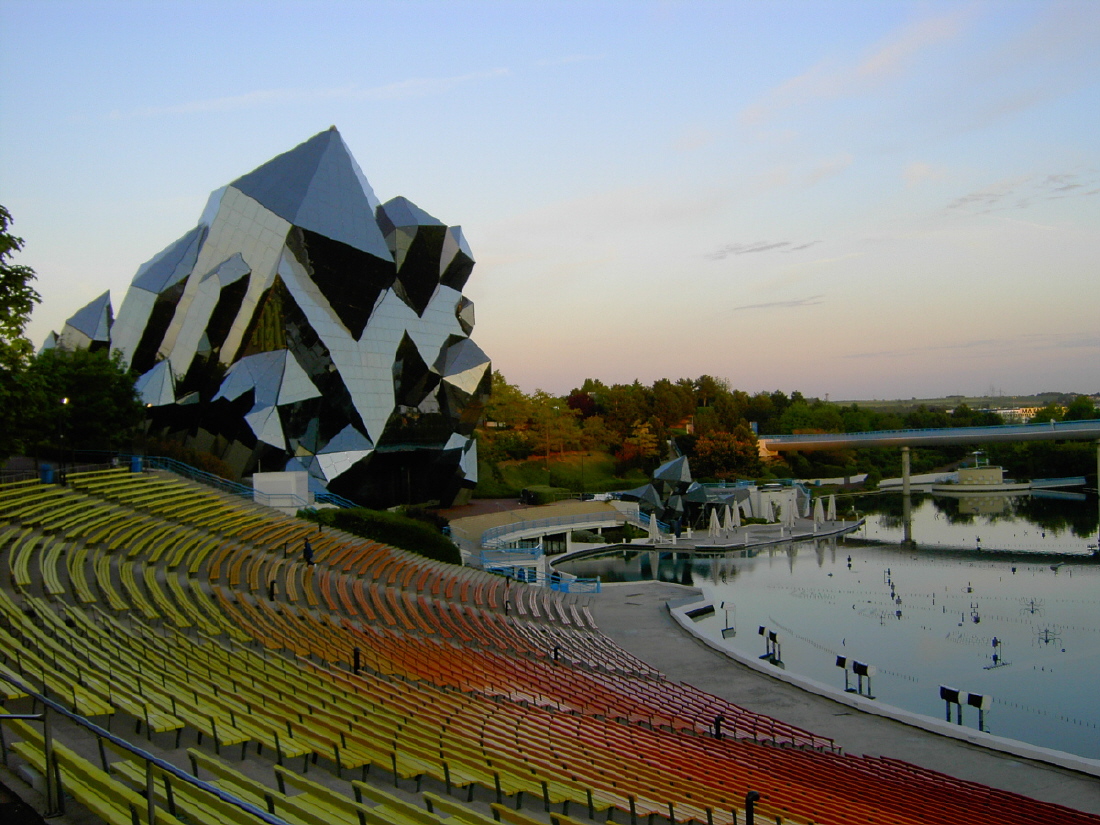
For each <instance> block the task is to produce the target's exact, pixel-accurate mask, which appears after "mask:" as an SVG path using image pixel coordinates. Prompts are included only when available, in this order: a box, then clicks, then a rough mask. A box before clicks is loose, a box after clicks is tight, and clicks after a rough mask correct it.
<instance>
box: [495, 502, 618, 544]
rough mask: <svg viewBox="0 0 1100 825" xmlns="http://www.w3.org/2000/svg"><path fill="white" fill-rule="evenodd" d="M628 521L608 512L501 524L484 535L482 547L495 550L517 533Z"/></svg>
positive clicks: (615, 513)
mask: <svg viewBox="0 0 1100 825" xmlns="http://www.w3.org/2000/svg"><path fill="white" fill-rule="evenodd" d="M626 520H627V517H626V515H625V514H624V513H620V512H618V511H616V512H611V511H610V510H608V511H607V512H606V513H576V514H574V515H571V516H554V517H552V518H540V519H535V520H533V521H514V522H512V523H511V524H501V525H498V526H497V527H490V528H489V529H488V530H486V531H485V532H484V533H482V534H481V546H482V547H485V548H487V549H490V550H495V549H497V548H498V547H499V546H500V545H501V544H502V543H503V542H504V537H505V536H511V535H514V534H516V533H527V532H530V531H532V530H543V529H545V528H550V527H576V526H578V525H581V524H597V523H606V522H609V521H615V522H622V521H626ZM561 532H564V531H561Z"/></svg>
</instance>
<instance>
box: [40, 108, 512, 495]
mask: <svg viewBox="0 0 1100 825" xmlns="http://www.w3.org/2000/svg"><path fill="white" fill-rule="evenodd" d="M473 265H474V260H473V255H472V253H471V252H470V248H469V246H468V245H467V244H466V240H465V238H463V236H462V231H461V229H460V228H459V227H457V226H453V227H452V226H447V225H445V224H443V223H442V222H441V221H439V220H437V219H436V218H434V217H432V216H431V215H429V214H428V213H427V212H424V211H423V210H422V209H420V208H419V207H417V206H416V205H414V204H413V203H411V202H409V201H408V200H406V199H405V198H395V199H394V200H391V201H389V202H388V203H385V204H382V203H380V202H379V201H378V199H377V198H376V197H375V195H374V192H373V190H372V189H371V186H370V184H369V183H368V182H367V179H366V178H365V177H364V176H363V173H362V171H361V170H360V169H359V166H358V165H357V164H356V162H355V159H354V158H353V157H352V156H351V153H350V152H349V151H348V148H347V146H346V145H345V144H344V141H343V140H342V139H341V137H340V135H339V133H338V132H337V131H336V129H335V128H332V129H330V130H328V131H326V132H322V133H320V134H318V135H316V136H314V137H312V138H310V139H309V140H308V141H306V142H305V143H303V144H301V145H300V146H297V147H295V148H294V149H292V150H290V151H289V152H287V153H285V154H283V155H280V156H279V157H276V158H274V159H273V160H271V161H269V162H267V163H265V164H264V165H263V166H261V167H259V168H258V169H256V170H255V171H253V172H250V173H249V174H247V175H244V176H243V177H241V178H238V179H237V180H235V181H234V182H233V183H231V184H229V185H228V186H225V187H223V188H221V189H219V190H217V191H215V192H214V193H213V194H212V195H211V196H210V200H209V202H208V204H207V206H206V209H205V210H204V211H203V215H202V218H201V219H200V221H199V224H198V225H197V226H196V227H195V228H194V229H192V230H191V231H190V232H188V233H187V234H185V235H184V236H183V237H182V238H180V239H179V240H178V241H176V242H175V243H173V244H171V245H170V246H169V247H168V248H166V249H165V250H164V251H163V252H161V253H160V254H158V255H157V256H155V257H154V258H152V259H151V260H150V261H149V262H148V263H146V264H144V265H143V266H142V267H141V268H140V269H139V270H138V272H137V274H136V275H135V276H134V279H133V282H132V283H131V285H130V288H129V290H128V292H127V294H126V298H125V300H124V301H123V303H122V306H121V308H120V309H119V312H118V317H117V319H112V313H111V306H110V301H109V299H108V296H106V295H104V296H101V297H100V298H98V299H96V301H94V302H93V303H92V304H89V305H88V306H87V307H85V308H84V309H82V310H80V311H79V312H77V313H76V314H75V315H74V316H73V317H72V318H71V319H70V320H69V322H68V323H67V324H66V326H65V328H64V330H63V331H62V333H61V334H60V336H57V337H56V346H60V347H66V348H68V347H74V346H96V345H98V346H104V345H107V342H108V336H109V346H110V347H111V348H112V349H116V350H118V351H119V352H121V353H122V356H123V358H124V360H125V361H126V363H128V364H129V365H130V366H131V367H132V368H133V369H134V371H135V372H137V373H138V374H139V375H140V378H139V379H138V389H139V390H140V391H141V393H142V397H143V399H144V400H145V402H146V403H147V404H149V405H151V406H150V408H149V410H150V417H151V427H152V430H153V432H162V433H164V434H166V435H170V436H172V437H175V438H178V439H180V440H183V441H184V442H185V443H187V444H188V445H189V446H192V447H196V448H199V449H203V450H207V451H209V452H212V453H214V454H215V455H218V456H219V457H221V458H223V459H224V460H225V461H227V462H228V463H229V464H230V466H232V467H233V469H234V470H235V471H236V472H237V473H239V474H240V475H242V476H243V475H248V474H250V473H252V472H253V471H255V470H259V469H267V470H276V469H278V470H283V469H289V470H294V469H305V470H307V471H308V472H309V473H310V476H311V478H312V479H314V480H315V481H316V483H318V484H321V485H324V486H327V487H328V488H329V489H330V490H332V491H333V492H337V493H340V494H341V495H345V496H347V497H349V498H353V499H355V500H358V501H361V502H364V503H369V504H372V505H388V504H393V503H398V502H405V501H429V500H440V501H442V502H443V503H450V502H452V501H453V500H454V499H455V498H456V497H458V496H460V495H461V494H462V491H463V490H464V489H467V490H468V489H471V488H472V487H473V486H474V484H475V483H476V481H477V453H476V445H475V442H474V440H473V430H474V426H475V425H476V424H477V422H478V420H479V418H480V417H481V412H482V407H483V404H484V402H485V400H486V399H487V398H488V393H489V387H490V374H491V368H490V362H489V358H488V356H486V355H485V353H484V352H482V350H481V349H480V348H479V347H478V346H477V344H475V343H474V342H473V341H472V340H471V339H470V337H469V336H470V334H471V331H472V329H473V325H474V311H473V304H472V302H471V301H470V300H469V299H467V298H465V297H464V296H463V295H462V288H463V286H464V285H465V283H466V280H467V278H469V276H470V272H471V271H472V269H473ZM52 342H53V339H51V343H52Z"/></svg>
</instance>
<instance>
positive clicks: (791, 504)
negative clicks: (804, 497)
mask: <svg viewBox="0 0 1100 825" xmlns="http://www.w3.org/2000/svg"><path fill="white" fill-rule="evenodd" d="M797 509H798V504H797V501H796V499H795V492H794V490H791V497H790V498H789V499H787V526H788V527H790V528H791V529H792V530H793V529H794V518H795V516H796V515H797V513H796V512H795V511H796V510H797Z"/></svg>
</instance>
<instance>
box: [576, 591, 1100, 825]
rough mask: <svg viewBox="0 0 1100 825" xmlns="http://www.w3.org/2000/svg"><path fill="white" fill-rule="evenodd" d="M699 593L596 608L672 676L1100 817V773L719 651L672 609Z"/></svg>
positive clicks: (632, 595) (845, 738) (603, 602)
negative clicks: (779, 675)
mask: <svg viewBox="0 0 1100 825" xmlns="http://www.w3.org/2000/svg"><path fill="white" fill-rule="evenodd" d="M698 592H699V591H698V590H696V589H695V588H690V587H684V586H681V585H675V584H667V583H663V582H631V583H626V584H621V585H618V584H617V585H614V586H605V587H604V589H603V592H602V593H600V594H599V595H597V596H594V597H593V598H592V602H591V607H590V610H591V612H592V614H593V616H594V618H595V619H596V622H597V624H599V627H600V629H601V630H602V631H603V632H604V633H606V634H607V635H608V636H610V637H611V638H612V639H614V640H615V641H616V642H617V643H618V644H619V645H620V646H621V647H623V648H625V649H626V650H627V651H629V652H630V653H632V654H634V655H635V656H637V657H638V658H640V659H642V660H643V661H645V662H647V663H649V664H651V665H653V666H654V667H656V668H657V669H659V670H660V671H661V672H662V673H665V674H666V675H667V676H668V677H669V678H671V679H676V680H679V681H683V682H688V683H690V684H692V685H694V686H696V687H698V688H701V689H702V690H706V691H708V692H710V693H713V694H715V695H717V696H721V697H723V698H725V699H728V700H730V701H731V702H736V703H737V704H739V705H742V706H744V707H746V708H748V709H749V710H752V711H755V712H758V713H765V714H768V715H769V716H774V717H775V718H777V719H780V720H782V721H783V722H787V723H789V724H792V725H797V726H799V727H801V728H805V729H806V730H809V731H812V732H814V733H818V734H821V735H822V736H828V737H831V738H833V739H834V740H835V741H836V743H837V745H838V746H840V747H842V748H843V749H844V751H845V752H846V753H853V754H867V755H872V756H890V757H894V758H897V759H904V760H905V761H907V762H912V763H913V764H916V765H921V766H923V767H926V768H931V769H932V770H936V771H940V772H942V773H946V774H949V775H951V776H954V777H957V778H959V779H964V780H968V781H973V782H981V783H982V784H985V785H990V786H992V787H995V788H1002V789H1004V790H1009V791H1015V792H1016V793H1021V794H1024V795H1026V796H1030V797H1032V798H1034V799H1039V800H1043V801H1047V802H1055V803H1058V804H1059V805H1066V806H1069V807H1071V808H1077V809H1079V810H1082V811H1087V812H1089V813H1094V814H1100V779H1097V778H1096V777H1093V776H1089V775H1087V774H1082V773H1077V772H1074V771H1070V770H1066V769H1063V768H1058V767H1055V766H1052V765H1046V764H1043V763H1040V762H1033V761H1030V760H1026V759H1021V758H1018V757H1014V756H1010V755H1007V754H1002V753H997V752H995V751H990V750H986V749H984V748H980V747H977V746H974V745H970V744H968V743H965V742H960V741H957V740H954V739H949V738H947V737H944V736H938V735H936V734H933V733H929V732H927V731H923V730H920V729H919V728H914V727H911V726H909V725H905V724H903V723H901V722H897V721H894V720H892V719H886V718H883V717H880V716H872V715H870V714H865V713H861V712H859V711H856V710H853V709H852V708H850V707H848V706H846V705H842V704H839V703H837V702H834V701H832V700H831V699H827V698H825V697H822V696H817V695H815V694H812V693H809V692H807V691H804V690H802V689H801V688H797V687H794V686H793V685H788V684H785V683H783V682H779V681H776V680H774V679H770V678H769V677H767V676H765V675H763V674H760V673H757V672H756V671H754V670H751V669H750V668H747V667H745V666H744V665H741V664H738V663H737V662H735V661H733V660H732V659H729V658H728V657H726V656H724V655H722V654H720V653H718V652H717V651H714V650H712V649H711V648H709V647H707V646H706V645H704V644H703V643H701V642H699V641H697V640H696V639H695V638H694V637H692V636H690V635H689V634H687V633H685V632H684V631H683V630H681V629H680V627H679V626H678V625H677V624H676V622H675V621H674V620H673V619H672V617H671V616H670V615H669V612H668V610H667V608H666V607H665V602H666V601H668V600H669V599H678V598H683V597H685V596H690V595H692V594H695V593H698ZM853 792H854V793H858V789H853Z"/></svg>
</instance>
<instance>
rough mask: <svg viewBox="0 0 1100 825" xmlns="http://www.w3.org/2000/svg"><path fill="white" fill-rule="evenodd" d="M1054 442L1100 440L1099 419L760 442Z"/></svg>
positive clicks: (789, 436) (783, 436)
mask: <svg viewBox="0 0 1100 825" xmlns="http://www.w3.org/2000/svg"><path fill="white" fill-rule="evenodd" d="M1040 433H1042V434H1044V435H1047V434H1051V435H1047V437H1055V438H1096V437H1100V419H1091V420H1089V419H1086V420H1084V421H1050V422H1046V423H1042V424H991V425H986V426H979V427H927V428H923V429H907V430H872V431H869V432H858V433H775V434H772V435H760V436H759V440H760V441H763V442H765V443H767V444H769V445H772V444H785V443H787V442H819V441H824V442H830V441H837V440H851V441H876V440H889V439H891V438H907V437H911V438H920V437H946V438H952V439H957V438H969V437H971V436H974V437H981V436H985V437H997V436H1004V437H1006V438H1005V440H1011V438H1010V437H1011V436H1013V435H1020V436H1023V437H1024V438H1023V440H1029V439H1028V438H1027V437H1028V436H1030V435H1039V434H1040Z"/></svg>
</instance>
